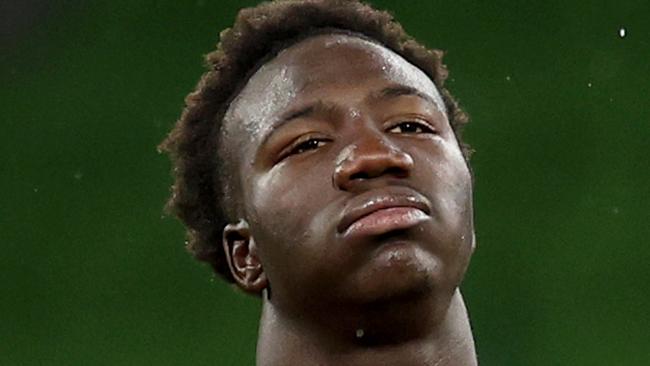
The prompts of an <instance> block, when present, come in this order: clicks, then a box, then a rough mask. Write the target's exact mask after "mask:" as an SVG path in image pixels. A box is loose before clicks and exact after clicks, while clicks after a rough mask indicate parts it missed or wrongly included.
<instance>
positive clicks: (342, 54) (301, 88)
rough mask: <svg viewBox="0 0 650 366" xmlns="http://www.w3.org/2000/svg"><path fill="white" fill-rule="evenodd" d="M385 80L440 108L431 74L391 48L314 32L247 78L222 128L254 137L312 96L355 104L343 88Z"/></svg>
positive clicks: (359, 89) (367, 87) (364, 88)
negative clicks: (427, 73)
mask: <svg viewBox="0 0 650 366" xmlns="http://www.w3.org/2000/svg"><path fill="white" fill-rule="evenodd" d="M389 84H391V85H401V86H406V87H410V88H413V89H415V90H417V91H419V92H421V93H423V94H425V95H427V96H429V97H430V98H431V99H432V100H433V101H434V102H435V104H436V105H437V107H438V109H440V110H441V111H442V112H443V113H444V110H445V109H444V103H443V101H442V98H441V97H440V94H439V93H438V90H437V88H436V87H435V84H434V83H433V82H432V81H431V79H430V78H429V77H428V76H427V75H426V74H425V73H424V72H422V71H421V70H420V69H418V68H417V67H415V66H414V65H412V64H411V63H409V62H408V61H406V60H405V59H404V58H403V57H401V56H400V55H398V54H396V53H395V52H393V51H391V50H389V49H387V48H385V47H383V46H381V45H378V44H376V43H373V42H371V41H368V40H365V39H362V38H359V37H355V36H351V35H343V34H327V35H319V36H314V37H311V38H308V39H306V40H303V41H301V42H299V43H297V44H295V45H293V46H291V47H288V48H286V49H284V50H283V51H281V52H280V53H279V54H278V55H277V56H276V57H275V58H274V59H272V60H271V61H269V62H268V63H266V64H264V65H262V66H261V67H260V68H259V69H258V70H257V72H255V73H254V74H253V75H252V76H251V77H250V79H249V80H248V82H247V83H246V85H245V86H244V88H243V89H242V90H241V92H240V93H239V95H238V96H237V97H236V98H235V99H234V100H233V102H232V103H231V105H230V108H229V109H228V111H227V113H226V115H225V117H224V126H223V131H224V132H225V133H227V134H228V135H230V136H237V135H242V133H243V134H244V135H246V136H242V137H244V138H245V139H246V140H249V141H255V140H258V138H260V137H262V136H263V135H265V134H267V133H268V132H269V131H268V130H269V129H271V128H272V125H273V121H274V120H275V119H277V118H278V116H279V115H281V114H282V113H283V112H284V111H286V110H287V109H289V108H291V107H292V106H294V105H295V104H297V103H300V102H304V101H305V100H308V99H317V100H326V101H331V102H334V103H336V102H340V103H347V104H354V102H355V100H350V99H349V97H350V93H345V92H344V91H350V90H354V91H355V92H356V93H352V94H354V95H358V96H359V97H360V98H361V97H363V96H365V95H366V94H368V93H371V92H373V91H375V90H372V89H373V88H380V87H381V86H382V85H384V86H385V85H389ZM337 98H338V99H340V100H337ZM241 142H242V141H237V143H238V144H239V145H241Z"/></svg>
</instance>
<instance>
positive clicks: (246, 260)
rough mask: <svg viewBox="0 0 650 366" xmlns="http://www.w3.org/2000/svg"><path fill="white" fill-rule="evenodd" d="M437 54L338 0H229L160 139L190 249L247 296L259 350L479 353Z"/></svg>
mask: <svg viewBox="0 0 650 366" xmlns="http://www.w3.org/2000/svg"><path fill="white" fill-rule="evenodd" d="M441 57H442V53H441V52H439V51H432V50H427V49H425V48H424V47H423V46H421V45H419V44H418V43H416V42H415V41H413V40H412V39H411V38H410V37H408V36H407V35H406V34H405V33H404V32H403V30H402V28H401V27H400V26H399V25H398V24H397V23H395V22H394V21H393V20H392V18H391V16H390V15H389V14H388V13H385V12H380V11H377V10H374V9H372V8H370V7H369V6H367V5H364V4H362V3H359V2H357V1H351V0H302V1H277V2H272V3H265V4H262V5H261V6H258V7H256V8H252V9H244V10H242V11H241V12H240V14H239V16H238V18H237V20H236V22H235V25H234V26H233V28H232V29H230V30H227V31H225V32H223V33H222V35H221V43H220V44H219V46H218V49H217V50H216V51H215V52H213V53H211V54H209V55H208V56H207V60H208V64H209V67H210V70H209V71H208V72H207V73H206V74H205V75H204V76H203V78H202V79H201V81H200V83H199V85H198V87H197V90H196V91H195V92H193V93H191V94H190V95H189V96H188V98H187V100H186V102H187V107H186V109H185V111H184V113H183V115H182V116H181V118H180V120H179V121H178V123H177V125H176V127H175V128H174V130H173V131H172V132H171V134H170V135H169V137H168V138H167V139H166V140H165V141H164V142H163V144H162V148H163V149H165V150H166V151H169V152H170V153H171V155H172V157H173V163H174V174H175V178H176V182H175V185H174V187H173V195H172V197H171V199H170V202H169V206H170V208H171V209H172V210H173V211H174V212H175V213H176V214H177V215H178V216H179V217H180V218H181V219H182V220H183V221H184V222H185V224H186V225H187V226H188V236H189V248H190V250H191V251H192V252H193V253H194V254H195V255H196V256H197V257H198V258H199V259H201V260H203V261H207V262H208V263H210V264H211V265H212V266H213V268H214V269H215V271H216V272H217V273H219V274H221V275H222V276H223V277H224V278H225V279H227V280H229V281H232V282H234V283H235V284H237V286H238V287H240V288H241V289H243V290H244V291H247V292H250V293H253V294H257V295H260V296H261V297H262V301H263V312H262V318H261V320H260V332H259V340H258V348H257V364H258V365H369V366H370V365H372V366H375V365H418V366H420V365H437V366H442V365H454V366H465V365H476V364H477V361H476V355H475V350H474V342H473V339H472V334H471V329H470V325H469V321H468V317H467V312H466V309H465V306H464V303H463V299H462V297H461V294H460V292H459V289H458V286H459V284H460V282H461V280H462V278H463V276H464V273H465V271H466V269H467V266H468V263H469V259H470V256H471V254H472V252H473V250H474V246H475V242H474V228H473V220H472V215H473V213H472V184H471V174H470V170H469V168H468V165H467V158H468V152H469V149H468V148H467V146H466V145H464V144H462V143H461V142H460V128H461V127H462V125H464V124H465V123H466V121H467V119H466V116H465V114H464V113H463V112H462V111H461V110H460V109H459V107H458V106H457V104H456V102H455V101H454V99H453V98H452V97H451V95H450V94H449V93H448V91H447V90H446V89H445V88H444V87H443V82H444V80H445V78H446V71H445V68H444V66H443V65H442V62H441Z"/></svg>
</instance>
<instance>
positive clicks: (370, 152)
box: [333, 121, 413, 190]
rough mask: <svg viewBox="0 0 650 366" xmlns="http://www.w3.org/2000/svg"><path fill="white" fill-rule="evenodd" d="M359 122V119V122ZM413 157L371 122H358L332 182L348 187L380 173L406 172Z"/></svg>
mask: <svg viewBox="0 0 650 366" xmlns="http://www.w3.org/2000/svg"><path fill="white" fill-rule="evenodd" d="M359 122H361V121H359ZM412 166H413V158H412V157H411V156H410V155H409V154H408V153H407V152H405V151H404V150H402V149H401V148H400V147H399V146H397V145H396V144H394V143H393V142H392V141H391V140H390V138H389V137H388V136H386V134H385V133H384V132H383V131H381V130H380V129H378V128H375V127H374V126H373V124H371V123H368V124H366V123H363V122H361V123H358V124H356V126H355V131H354V138H352V139H351V140H350V142H349V143H348V145H346V146H345V147H344V148H343V149H341V152H340V153H339V155H338V157H337V159H336V162H335V168H334V176H333V182H334V185H335V186H336V187H337V188H339V189H343V190H350V189H352V188H353V186H355V185H357V184H358V183H360V182H365V181H368V180H369V179H372V178H377V177H380V176H383V175H391V176H394V177H398V178H403V177H406V176H408V175H409V173H410V171H411V169H412Z"/></svg>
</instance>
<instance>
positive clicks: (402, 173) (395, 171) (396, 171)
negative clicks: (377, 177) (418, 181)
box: [384, 166, 408, 178]
mask: <svg viewBox="0 0 650 366" xmlns="http://www.w3.org/2000/svg"><path fill="white" fill-rule="evenodd" d="M384 174H388V175H392V176H394V177H396V178H406V177H408V171H406V170H405V169H402V168H399V167H396V166H394V167H390V168H388V169H386V171H384Z"/></svg>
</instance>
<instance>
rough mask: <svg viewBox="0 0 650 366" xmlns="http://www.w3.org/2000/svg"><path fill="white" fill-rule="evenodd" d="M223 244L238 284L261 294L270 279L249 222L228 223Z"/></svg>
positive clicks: (244, 288) (251, 291)
mask: <svg viewBox="0 0 650 366" xmlns="http://www.w3.org/2000/svg"><path fill="white" fill-rule="evenodd" d="M222 244H223V250H224V252H225V253H226V261H228V267H230V273H232V276H233V277H234V278H235V282H236V283H237V285H238V286H239V287H240V288H241V289H242V290H244V291H246V292H249V293H254V294H261V292H262V290H264V289H265V288H266V287H267V286H268V280H267V278H266V273H264V268H263V267H262V262H261V261H260V258H259V256H258V253H257V245H256V244H255V239H254V238H253V237H252V236H251V233H250V227H249V225H248V222H246V220H244V219H241V220H240V221H239V222H238V223H236V224H228V225H226V227H225V228H224V229H223V238H222Z"/></svg>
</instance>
